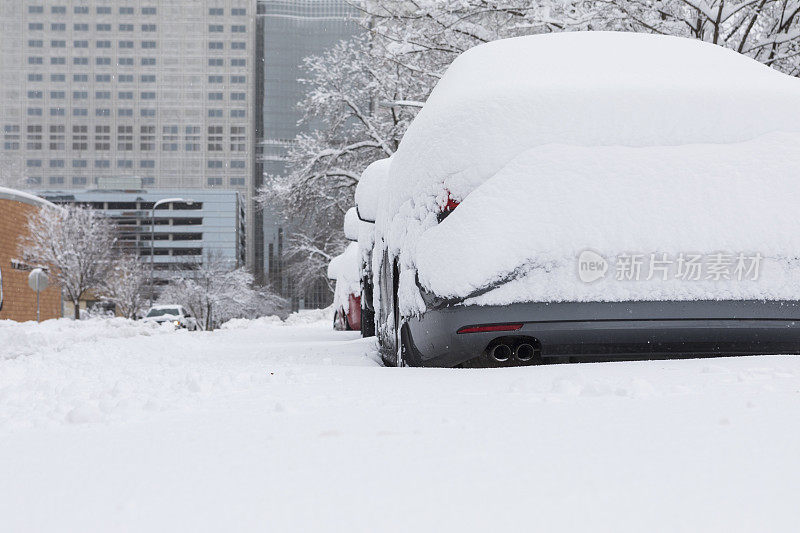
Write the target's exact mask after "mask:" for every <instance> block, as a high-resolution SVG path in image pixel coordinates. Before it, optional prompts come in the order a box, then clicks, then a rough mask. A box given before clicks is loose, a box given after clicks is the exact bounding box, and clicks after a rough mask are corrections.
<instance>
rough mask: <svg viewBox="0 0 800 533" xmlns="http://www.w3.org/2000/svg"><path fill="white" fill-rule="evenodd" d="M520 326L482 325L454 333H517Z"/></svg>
mask: <svg viewBox="0 0 800 533" xmlns="http://www.w3.org/2000/svg"><path fill="white" fill-rule="evenodd" d="M520 328H522V324H484V325H482V326H464V327H463V328H459V330H458V331H457V332H456V333H486V332H488V331H517V330H518V329H520Z"/></svg>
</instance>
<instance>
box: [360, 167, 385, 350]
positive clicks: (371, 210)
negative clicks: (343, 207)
mask: <svg viewBox="0 0 800 533" xmlns="http://www.w3.org/2000/svg"><path fill="white" fill-rule="evenodd" d="M390 164H391V158H386V159H379V160H377V161H374V162H372V163H370V165H369V166H368V167H367V168H366V169H365V170H364V172H363V173H362V174H361V179H359V180H358V186H356V192H355V202H356V213H357V215H358V219H359V221H360V222H361V223H360V224H359V225H358V231H357V238H356V240H357V241H358V248H359V251H360V255H361V262H360V267H359V268H360V279H361V336H362V337H372V336H373V335H375V305H374V302H373V299H374V291H373V287H374V282H373V273H372V249H373V246H374V244H375V217H376V215H377V212H378V203H379V201H380V195H381V193H382V191H383V190H384V187H385V185H386V177H387V175H388V173H389V165H390ZM351 236H352V235H351Z"/></svg>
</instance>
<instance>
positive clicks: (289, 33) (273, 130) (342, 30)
mask: <svg viewBox="0 0 800 533" xmlns="http://www.w3.org/2000/svg"><path fill="white" fill-rule="evenodd" d="M359 15H360V12H359V10H358V9H357V8H356V7H354V6H353V5H352V2H347V1H345V0H294V1H292V0H262V1H261V2H259V5H258V28H257V31H258V43H259V44H258V54H259V58H258V59H259V60H258V61H257V65H258V67H257V68H258V69H259V70H258V71H257V73H256V74H257V83H258V85H257V88H256V91H257V99H256V113H257V115H258V116H259V117H260V120H259V123H258V124H257V129H258V131H257V135H258V139H259V147H258V148H259V158H258V163H257V165H259V166H261V167H262V168H261V169H260V170H263V173H265V174H267V175H284V174H285V173H286V171H287V168H286V163H285V157H286V154H287V152H288V151H289V149H290V148H291V146H292V143H293V142H294V139H295V137H296V136H297V135H298V134H300V133H303V132H309V131H311V130H313V129H314V128H315V127H318V126H320V125H321V122H316V123H313V122H312V123H306V124H303V125H298V122H299V121H300V120H301V119H302V118H303V116H302V113H301V111H300V110H298V109H297V103H298V102H300V101H301V100H302V99H303V98H304V96H305V94H306V91H307V90H308V86H306V85H304V84H303V83H301V82H300V81H299V80H300V79H302V78H304V77H307V73H306V72H304V71H303V68H302V63H303V59H304V58H305V57H308V56H311V55H318V54H321V53H323V52H325V51H326V50H328V49H330V48H332V47H333V46H334V45H335V44H336V43H338V42H339V41H342V40H345V39H348V38H350V37H352V36H353V35H355V34H357V33H358V32H359V31H360V29H359V28H360V26H359V24H358V20H357V19H358V17H359ZM323 118H324V117H323ZM256 174H257V175H261V172H259V171H258V170H257V172H256ZM259 184H260V183H259ZM259 221H260V222H263V227H262V228H259V235H257V236H256V238H259V239H263V240H262V241H261V244H259V252H258V257H257V261H259V262H263V265H264V272H265V274H266V276H267V279H268V280H269V281H270V283H271V284H272V285H273V286H274V287H276V288H278V289H279V290H280V291H281V293H282V294H283V296H284V297H287V298H289V299H290V300H291V302H292V306H293V307H294V308H300V307H320V306H324V305H328V304H330V302H331V299H332V295H331V294H330V291H329V289H328V288H327V286H325V285H324V283H323V284H320V285H319V286H317V287H295V286H294V285H293V283H292V280H291V279H290V278H288V276H287V275H286V273H285V271H284V269H283V262H282V254H283V251H284V247H285V246H286V242H285V241H286V239H287V238H288V236H289V234H290V233H291V229H290V228H289V227H288V226H287V221H286V220H285V219H284V218H283V217H282V214H281V213H280V212H279V211H277V210H274V209H271V208H270V207H269V206H267V207H265V209H264V212H263V216H262V217H260V220H259Z"/></svg>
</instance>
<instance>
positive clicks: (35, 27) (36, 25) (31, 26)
mask: <svg viewBox="0 0 800 533" xmlns="http://www.w3.org/2000/svg"><path fill="white" fill-rule="evenodd" d="M28 30H29V31H42V30H44V24H42V23H41V22H29V23H28Z"/></svg>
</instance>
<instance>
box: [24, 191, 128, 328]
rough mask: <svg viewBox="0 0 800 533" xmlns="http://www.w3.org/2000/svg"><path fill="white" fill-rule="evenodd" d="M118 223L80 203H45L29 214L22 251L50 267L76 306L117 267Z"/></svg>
mask: <svg viewBox="0 0 800 533" xmlns="http://www.w3.org/2000/svg"><path fill="white" fill-rule="evenodd" d="M116 240H117V238H116V232H115V228H114V225H113V224H112V223H111V222H110V221H109V220H108V219H107V218H106V217H104V216H103V215H101V214H100V213H98V212H96V211H93V210H91V209H88V208H85V207H80V206H64V207H60V208H56V209H54V208H51V207H43V208H41V209H40V210H39V211H37V212H34V213H33V214H31V215H30V216H29V217H28V231H27V235H25V236H23V237H22V238H21V239H20V241H19V243H18V250H19V254H20V255H21V256H22V258H23V259H24V260H25V261H26V262H27V263H30V264H33V265H42V266H45V267H47V269H48V271H49V272H50V274H51V275H52V276H53V277H54V278H55V280H56V281H57V282H58V284H59V285H60V286H61V290H62V291H63V292H64V295H65V296H66V297H67V298H68V299H69V300H70V301H71V302H72V304H73V305H74V306H75V318H76V319H78V318H80V306H79V304H80V300H81V299H82V298H83V297H84V296H85V295H86V293H87V291H89V290H90V289H100V288H101V287H102V286H103V283H105V281H106V279H107V278H108V276H109V273H110V272H111V271H112V269H113V261H112V253H113V252H112V248H113V246H114V244H115V243H116Z"/></svg>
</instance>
